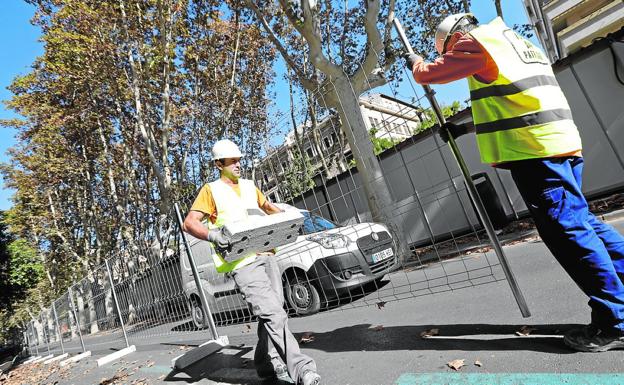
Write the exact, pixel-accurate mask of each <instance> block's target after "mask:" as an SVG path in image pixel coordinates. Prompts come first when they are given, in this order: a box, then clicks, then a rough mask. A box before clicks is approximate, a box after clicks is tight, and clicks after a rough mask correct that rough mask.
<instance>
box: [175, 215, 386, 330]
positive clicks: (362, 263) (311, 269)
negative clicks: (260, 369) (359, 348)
mask: <svg viewBox="0 0 624 385" xmlns="http://www.w3.org/2000/svg"><path fill="white" fill-rule="evenodd" d="M279 206H280V207H282V208H286V209H291V210H292V209H294V210H299V209H297V208H294V207H292V206H288V205H284V204H279ZM300 212H301V213H302V214H303V215H304V224H303V226H302V228H301V229H300V232H299V236H298V237H297V239H296V241H295V242H293V243H291V244H288V245H286V246H283V247H280V248H279V249H278V250H277V252H276V254H275V257H274V258H277V260H278V266H279V268H280V273H281V275H282V282H283V285H284V294H285V298H286V305H287V307H288V309H289V310H290V311H291V312H293V313H296V314H298V315H310V314H314V313H316V312H318V311H319V310H320V309H321V308H322V307H331V306H334V305H340V304H344V303H346V302H350V301H351V300H354V299H357V298H358V297H359V296H361V295H362V294H363V293H364V292H363V290H364V289H363V288H364V287H366V288H367V290H369V292H370V291H373V290H376V288H377V287H378V286H377V285H376V283H378V282H379V281H380V280H381V279H382V278H383V277H384V276H385V275H386V274H388V273H389V272H391V271H393V270H394V269H396V268H397V267H398V256H397V255H396V247H395V245H394V243H393V240H392V236H391V235H390V232H389V231H388V229H387V227H386V226H384V225H382V224H378V223H359V224H355V225H349V226H340V225H337V224H335V223H333V222H331V221H328V220H327V219H325V218H323V217H320V216H318V215H316V214H313V213H310V212H309V211H307V210H300ZM187 239H188V240H189V243H190V247H191V250H192V252H193V256H194V258H195V262H196V264H197V267H198V270H199V274H200V279H201V282H202V284H203V286H204V290H205V292H206V297H207V299H208V302H209V303H208V305H209V306H210V310H211V312H212V313H213V316H214V318H215V322H216V323H217V324H228V323H235V322H241V321H243V322H246V321H248V320H249V319H251V312H250V311H249V309H248V306H247V304H246V302H245V300H244V298H243V296H242V295H241V293H240V292H239V291H238V289H237V288H236V285H235V284H234V281H233V280H232V279H230V278H228V277H227V275H225V274H220V273H217V272H216V270H215V268H214V264H213V262H212V253H214V250H213V248H212V245H211V244H210V243H209V242H206V241H203V240H199V239H197V238H194V237H192V236H190V235H188V234H187ZM180 266H181V276H182V285H183V288H184V292H185V293H186V296H187V298H188V300H189V301H190V304H191V307H192V309H193V311H192V315H193V323H194V325H195V326H196V327H198V328H202V327H204V325H203V311H202V308H201V304H200V300H199V295H198V293H197V289H196V285H195V281H194V279H193V274H192V272H191V268H190V266H189V263H188V258H187V256H186V252H185V251H184V249H182V250H181V252H180ZM369 286H372V287H370V288H369Z"/></svg>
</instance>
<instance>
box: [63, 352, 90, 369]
mask: <svg viewBox="0 0 624 385" xmlns="http://www.w3.org/2000/svg"><path fill="white" fill-rule="evenodd" d="M90 356H91V351H90V350H88V351H86V352H84V353H80V354H77V355H75V356H73V357H70V358H68V359H66V360H64V361H61V363H60V365H61V366H65V365H69V364H71V363H72V362H78V361H80V360H82V359H83V358H87V357H90Z"/></svg>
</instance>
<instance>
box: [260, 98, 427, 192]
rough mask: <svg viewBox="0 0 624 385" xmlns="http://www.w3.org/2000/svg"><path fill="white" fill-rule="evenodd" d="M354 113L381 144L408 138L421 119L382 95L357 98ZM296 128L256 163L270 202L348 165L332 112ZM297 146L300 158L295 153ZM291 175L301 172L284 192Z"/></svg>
mask: <svg viewBox="0 0 624 385" xmlns="http://www.w3.org/2000/svg"><path fill="white" fill-rule="evenodd" d="M360 111H361V112H362V117H363V118H364V122H365V124H366V127H367V129H368V131H369V133H370V135H371V138H376V139H377V140H375V142H380V141H381V142H383V143H384V144H386V145H389V144H393V143H399V142H402V141H404V140H406V139H407V138H410V137H412V135H414V133H416V132H417V130H418V129H419V128H420V126H421V122H422V111H421V110H420V109H417V108H416V107H415V106H412V105H409V104H407V103H405V102H402V101H400V100H397V99H394V98H392V97H390V96H387V95H381V94H372V95H367V96H363V97H361V98H360ZM297 131H298V132H297V133H295V131H294V130H291V131H290V132H288V134H287V135H286V137H285V139H284V143H283V144H282V145H280V146H278V147H275V148H271V149H267V153H266V155H265V156H264V157H263V158H262V159H261V160H260V161H259V162H258V163H257V164H256V167H255V170H256V171H255V173H254V174H255V175H254V178H255V181H256V184H257V185H258V186H259V187H260V189H261V190H262V191H264V192H265V193H266V195H267V197H268V198H269V199H270V200H271V201H272V202H281V201H286V200H288V199H290V198H292V197H293V196H295V195H297V194H298V192H302V190H303V191H305V190H306V189H307V188H312V187H313V186H314V185H313V181H314V179H318V178H321V179H331V178H333V177H335V176H336V175H338V174H340V173H342V172H344V171H346V170H347V169H348V168H350V167H351V166H352V165H353V162H354V161H353V157H352V155H351V149H350V148H349V144H348V143H347V140H346V138H345V135H344V131H343V129H342V127H341V123H340V119H339V118H338V117H337V116H336V115H329V116H327V117H324V118H323V119H321V120H320V121H319V122H318V123H317V124H316V128H315V129H313V128H312V127H311V125H309V124H308V125H306V126H303V125H302V126H299V127H298V128H297ZM371 140H374V139H371ZM298 144H299V145H298ZM299 148H301V153H303V155H304V157H305V159H302V157H301V156H300V155H298V154H299ZM297 175H301V180H300V181H297V184H298V186H297V187H296V188H295V187H293V186H290V187H291V190H290V191H288V188H289V186H288V185H289V184H290V185H292V184H293V183H292V181H293V179H294V180H297V179H298V178H297ZM287 182H291V183H287Z"/></svg>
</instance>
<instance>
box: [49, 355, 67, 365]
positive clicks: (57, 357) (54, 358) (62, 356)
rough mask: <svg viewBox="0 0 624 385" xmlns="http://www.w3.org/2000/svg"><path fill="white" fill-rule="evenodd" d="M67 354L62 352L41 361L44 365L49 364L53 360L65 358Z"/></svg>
mask: <svg viewBox="0 0 624 385" xmlns="http://www.w3.org/2000/svg"><path fill="white" fill-rule="evenodd" d="M67 356H69V353H64V354H61V355H60V356H56V357H53V358H50V359H49V360H45V361H43V364H44V365H49V364H51V363H53V362H56V361H58V360H62V359H63V358H65V357H67Z"/></svg>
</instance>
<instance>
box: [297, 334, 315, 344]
mask: <svg viewBox="0 0 624 385" xmlns="http://www.w3.org/2000/svg"><path fill="white" fill-rule="evenodd" d="M312 341H314V335H313V334H312V333H310V332H305V333H303V335H302V336H301V339H300V340H299V343H301V344H309V343H310V342H312Z"/></svg>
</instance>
